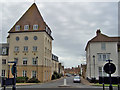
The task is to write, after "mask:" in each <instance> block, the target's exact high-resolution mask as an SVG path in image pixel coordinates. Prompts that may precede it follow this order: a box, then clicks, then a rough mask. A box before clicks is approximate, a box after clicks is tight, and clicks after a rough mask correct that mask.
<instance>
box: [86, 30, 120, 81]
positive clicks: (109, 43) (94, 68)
mask: <svg viewBox="0 0 120 90" xmlns="http://www.w3.org/2000/svg"><path fill="white" fill-rule="evenodd" d="M119 39H120V37H109V36H107V35H105V34H102V33H101V31H100V30H97V32H96V36H95V37H94V38H92V39H91V40H90V41H88V43H87V46H86V49H85V50H86V63H87V70H86V77H87V79H89V80H92V79H93V78H96V80H99V76H108V74H106V73H105V72H104V70H103V67H104V65H105V63H107V62H106V60H109V59H110V60H113V61H112V63H114V64H115V65H116V72H115V73H114V74H112V76H119V73H120V72H119V64H120V62H119V59H118V56H119V52H118V47H119V45H118V40H119Z"/></svg>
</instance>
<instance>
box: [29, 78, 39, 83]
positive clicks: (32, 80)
mask: <svg viewBox="0 0 120 90" xmlns="http://www.w3.org/2000/svg"><path fill="white" fill-rule="evenodd" d="M39 82H40V81H39V80H38V79H37V78H31V79H29V80H28V81H27V83H39Z"/></svg>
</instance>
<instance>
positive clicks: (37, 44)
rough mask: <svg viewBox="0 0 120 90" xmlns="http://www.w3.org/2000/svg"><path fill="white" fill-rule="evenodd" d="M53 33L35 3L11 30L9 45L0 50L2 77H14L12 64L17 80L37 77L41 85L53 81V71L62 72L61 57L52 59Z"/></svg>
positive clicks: (2, 45) (1, 47) (8, 38)
mask: <svg viewBox="0 0 120 90" xmlns="http://www.w3.org/2000/svg"><path fill="white" fill-rule="evenodd" d="M51 33H52V31H51V29H50V28H49V26H48V25H47V24H46V23H45V21H44V20H43V18H42V16H41V14H40V12H39V10H38V8H37V6H36V4H35V3H33V4H32V6H31V7H30V8H29V9H28V10H27V11H26V12H25V13H24V15H23V16H22V17H21V18H20V19H19V20H18V21H17V22H16V23H15V25H14V26H13V27H12V28H11V29H10V31H9V35H8V37H7V43H6V44H1V46H0V60H1V62H0V71H2V72H1V73H2V76H5V77H8V76H10V77H13V76H12V74H11V70H10V73H8V72H9V68H8V66H9V65H8V61H16V62H17V77H28V78H33V77H35V78H37V79H38V80H40V81H41V82H46V81H49V80H51V76H52V74H53V71H57V72H58V70H59V61H58V57H57V56H55V55H52V40H53V37H52V36H51ZM1 64H2V67H1ZM11 67H12V65H11V64H10V68H11Z"/></svg>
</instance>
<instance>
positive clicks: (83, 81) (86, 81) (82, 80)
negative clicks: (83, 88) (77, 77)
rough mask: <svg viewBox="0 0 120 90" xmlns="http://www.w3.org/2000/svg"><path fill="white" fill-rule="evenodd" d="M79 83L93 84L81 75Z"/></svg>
mask: <svg viewBox="0 0 120 90" xmlns="http://www.w3.org/2000/svg"><path fill="white" fill-rule="evenodd" d="M81 83H82V84H84V85H90V86H92V85H94V83H90V82H89V81H88V80H86V79H84V78H83V77H81Z"/></svg>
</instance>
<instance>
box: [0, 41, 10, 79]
mask: <svg viewBox="0 0 120 90" xmlns="http://www.w3.org/2000/svg"><path fill="white" fill-rule="evenodd" d="M8 55H9V44H5V43H4V44H0V74H1V75H0V76H1V77H7V76H8Z"/></svg>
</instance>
